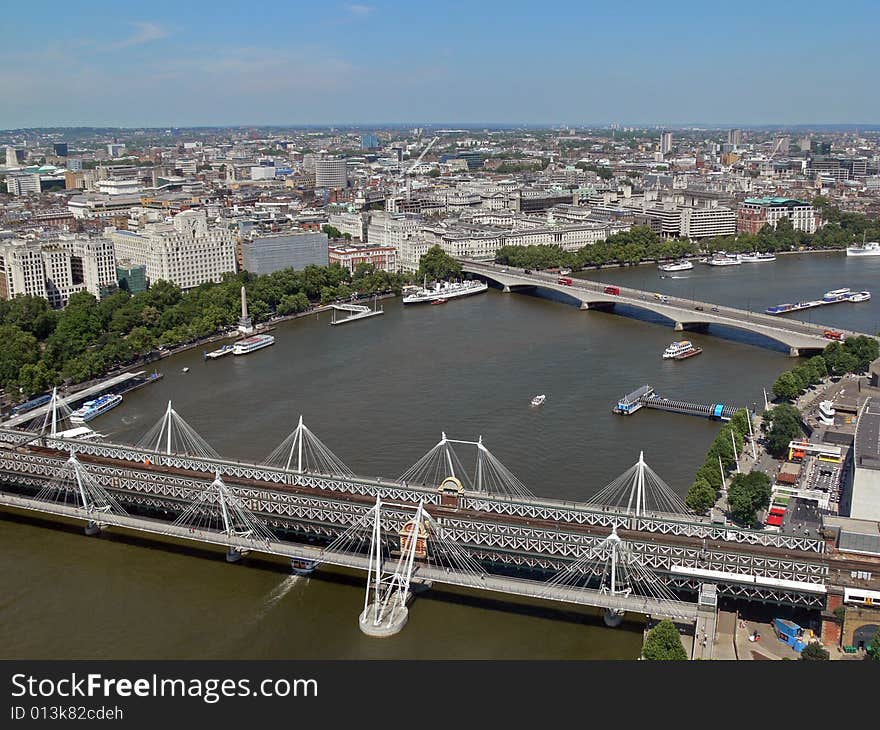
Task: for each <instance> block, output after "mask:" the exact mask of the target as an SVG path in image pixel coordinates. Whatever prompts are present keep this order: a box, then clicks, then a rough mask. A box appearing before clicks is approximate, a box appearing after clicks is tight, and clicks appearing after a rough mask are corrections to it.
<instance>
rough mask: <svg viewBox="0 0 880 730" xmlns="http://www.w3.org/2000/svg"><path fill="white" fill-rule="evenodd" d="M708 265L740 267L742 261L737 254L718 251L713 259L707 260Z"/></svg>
mask: <svg viewBox="0 0 880 730" xmlns="http://www.w3.org/2000/svg"><path fill="white" fill-rule="evenodd" d="M706 263H707V264H709V266H739V265H740V264H741V263H742V261H740V260H739V258H738V257H737V256H736V254H729V253H724V251H718V252H717V253H716V254H715V255H714V256H713V257H712V258H710V259H707V260H706Z"/></svg>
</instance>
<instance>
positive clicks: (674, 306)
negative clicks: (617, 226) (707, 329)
mask: <svg viewBox="0 0 880 730" xmlns="http://www.w3.org/2000/svg"><path fill="white" fill-rule="evenodd" d="M462 266H463V270H464V271H466V272H468V273H472V274H477V275H478V276H484V277H486V278H490V279H493V280H494V281H497V282H499V283H501V284H503V285H505V286H519V285H522V286H540V287H544V288H547V289H552V290H554V291H557V292H560V293H563V294H567V295H568V296H570V297H572V298H574V299H577V300H580V301H581V302H583V303H584V304H587V305H589V304H590V303H596V304H600V303H601V304H606V305H607V304H614V303H621V304H628V305H631V306H634V307H638V308H641V309H647V310H650V311H653V312H656V313H657V314H660V315H662V316H664V317H667V318H669V319H671V320H672V321H673V322H675V323H676V324H677V325H678V324H681V325H683V326H688V325H696V324H718V325H728V326H732V327H735V328H739V329H745V330H749V331H752V332H755V333H757V334H761V335H764V336H766V337H770V338H772V339H775V340H776V341H778V342H782V343H784V344H786V345H787V346H788V347H790V348H791V349H792V350H797V349H822V348H824V347H825V346H826V345H827V344H828V342H829V340H828V339H826V338H825V336H824V332H825V330H827V329H835V330H837V331H842V332H844V334H845V335H848V336H857V335H863V334H865V333H862V332H855V331H849V330H840V329H839V328H836V327H835V328H829V327H827V326H825V325H821V324H811V323H808V322H802V321H800V320H795V319H787V320H780V319H779V318H778V317H774V316H771V315H768V314H764V313H761V312H752V311H746V310H742V309H738V308H736V307H728V306H720V305H716V304H713V303H712V302H701V301H697V300H692V299H684V298H682V297H676V296H672V295H667V296H662V297H661V295H659V294H655V293H653V292H648V291H642V290H640V289H633V288H630V287H624V286H618V285H608V284H604V283H600V282H596V281H593V280H588V279H575V280H573V282H572V284H570V285H565V284H559V283H558V281H557V277H556V276H555V275H550V274H545V273H534V272H533V273H530V274H526V273H524V272H523V271H522V270H518V269H515V268H511V267H503V266H499V265H497V264H494V263H491V262H486V261H473V260H468V259H462ZM606 289H613V290H614V291H613V292H612V291H606ZM868 336H869V337H871V336H873V335H868Z"/></svg>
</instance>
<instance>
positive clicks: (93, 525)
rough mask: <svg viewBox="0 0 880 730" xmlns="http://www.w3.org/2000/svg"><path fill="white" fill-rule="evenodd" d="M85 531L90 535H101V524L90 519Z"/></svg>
mask: <svg viewBox="0 0 880 730" xmlns="http://www.w3.org/2000/svg"><path fill="white" fill-rule="evenodd" d="M84 532H85V533H86V535H88V536H89V537H94V536H95V535H100V534H101V525H99V524H98V523H97V522H94V521H92V520H89V521H88V522H86V526H85V529H84Z"/></svg>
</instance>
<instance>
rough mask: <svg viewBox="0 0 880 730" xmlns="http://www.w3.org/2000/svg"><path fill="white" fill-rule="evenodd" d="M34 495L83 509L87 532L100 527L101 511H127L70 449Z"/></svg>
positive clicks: (119, 513)
mask: <svg viewBox="0 0 880 730" xmlns="http://www.w3.org/2000/svg"><path fill="white" fill-rule="evenodd" d="M37 499H42V500H45V501H47V502H56V503H64V504H70V505H71V506H76V507H77V508H78V509H80V510H81V511H82V512H84V513H85V515H84V516H85V520H86V526H85V533H86V535H89V536H92V535H97V534H98V533H100V532H101V530H102V529H103V527H104V522H103V521H102V520H101V515H103V514H106V513H114V514H117V515H125V514H127V513H126V511H125V510H124V509H123V508H122V505H120V504H119V502H117V501H116V499H115V498H114V497H113V495H111V494H110V492H108V491H107V490H106V489H105V488H104V487H103V486H102V485H101V484H99V483H98V481H97V480H96V479H95V478H94V477H93V476H92V475H91V474H89V473H88V472H87V471H86V470H85V468H84V467H83V465H82V464H81V463H80V461H79V459H77V458H76V453H75V452H74V450H73V449H71V450H70V458H69V459H68V460H67V461H66V462H65V463H64V466H63V467H61V469H60V470H59V471H58V472H57V474H56V475H55V478H54V479H53V480H52V481H51V482H50V483H49V484H47V485H46V486H45V487H43V489H42V490H40V492H39V494H38V495H37Z"/></svg>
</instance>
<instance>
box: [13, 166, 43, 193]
mask: <svg viewBox="0 0 880 730" xmlns="http://www.w3.org/2000/svg"><path fill="white" fill-rule="evenodd" d="M41 189H42V187H41V184H40V174H39V173H38V172H34V173H23V174H15V173H14V174H11V175H7V176H6V192H7V193H9V194H10V195H15V196H16V197H18V196H19V195H27V194H28V193H39V192H40V190H41Z"/></svg>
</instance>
